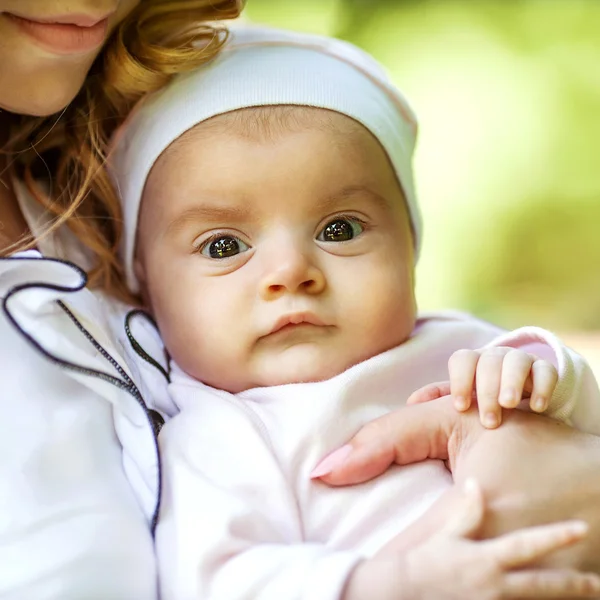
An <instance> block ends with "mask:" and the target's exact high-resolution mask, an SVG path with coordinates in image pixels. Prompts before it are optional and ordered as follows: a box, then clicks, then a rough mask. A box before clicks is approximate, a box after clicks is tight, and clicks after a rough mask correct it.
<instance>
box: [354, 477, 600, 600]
mask: <svg viewBox="0 0 600 600" xmlns="http://www.w3.org/2000/svg"><path fill="white" fill-rule="evenodd" d="M468 484H469V485H465V489H464V491H463V492H462V493H459V496H458V501H459V502H458V506H457V507H456V511H455V512H454V514H452V515H451V516H450V517H449V518H448V519H447V522H446V523H445V524H444V526H443V527H442V528H441V529H439V530H438V531H436V532H435V533H433V534H432V535H430V536H429V537H428V538H427V539H425V540H423V541H422V542H421V543H418V544H415V545H411V546H409V547H407V548H404V549H403V548H400V547H399V546H397V545H396V546H395V547H394V545H393V544H389V545H388V546H386V547H385V548H384V549H382V550H381V551H380V552H378V553H377V554H376V555H375V556H373V557H372V558H370V559H367V560H364V561H363V562H362V563H360V564H359V565H358V567H357V568H356V569H355V570H354V572H353V573H352V575H351V576H350V579H349V581H348V584H347V587H346V590H345V593H344V600H362V599H363V598H371V599H372V600H426V599H435V600H442V599H444V600H459V599H460V600H462V599H463V598H477V599H478V600H486V599H488V600H491V599H492V598H493V599H494V600H500V599H503V598H507V599H508V598H565V597H569V598H593V597H597V596H598V594H600V576H598V575H594V574H585V573H578V572H577V571H574V570H570V569H562V570H561V569H540V568H535V567H532V566H531V565H532V564H534V563H535V561H536V560H537V559H538V558H540V557H543V556H546V555H549V554H551V553H552V552H554V551H555V550H557V549H558V548H564V547H567V546H571V545H573V544H577V543H578V542H579V541H580V540H581V539H582V538H583V537H584V536H585V534H586V532H587V528H586V526H585V524H584V523H581V522H577V521H572V522H566V523H557V524H554V525H544V526H541V527H533V528H529V529H522V530H519V531H515V532H513V533H509V534H506V535H503V536H500V537H498V538H496V539H493V540H486V541H479V540H477V532H478V530H479V528H480V526H481V524H482V521H483V516H484V513H485V502H484V499H483V497H482V494H481V490H480V489H479V487H478V486H477V484H476V483H475V482H474V481H472V480H469V481H468ZM401 536H402V534H400V536H399V537H401Z"/></svg>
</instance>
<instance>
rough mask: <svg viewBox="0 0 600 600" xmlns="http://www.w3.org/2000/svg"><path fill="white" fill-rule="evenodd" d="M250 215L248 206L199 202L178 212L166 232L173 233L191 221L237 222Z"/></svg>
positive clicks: (211, 222) (191, 222)
mask: <svg viewBox="0 0 600 600" xmlns="http://www.w3.org/2000/svg"><path fill="white" fill-rule="evenodd" d="M249 217H250V209H249V206H217V205H210V204H199V205H196V206H192V207H191V208H188V209H186V210H184V211H183V212H182V213H180V214H178V215H177V216H176V217H175V218H174V219H173V220H172V221H171V222H170V223H169V224H168V225H167V229H166V231H167V233H175V232H177V231H180V230H181V229H183V228H184V227H185V226H186V225H190V224H193V223H198V222H202V223H209V224H215V223H239V222H240V221H245V220H247V219H248V218H249Z"/></svg>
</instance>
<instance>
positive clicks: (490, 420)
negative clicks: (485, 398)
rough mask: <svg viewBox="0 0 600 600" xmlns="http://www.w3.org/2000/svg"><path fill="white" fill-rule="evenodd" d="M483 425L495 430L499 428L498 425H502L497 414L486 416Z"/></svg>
mask: <svg viewBox="0 0 600 600" xmlns="http://www.w3.org/2000/svg"><path fill="white" fill-rule="evenodd" d="M483 424H484V425H485V426H486V427H488V428H490V429H493V428H494V427H498V425H500V419H499V418H498V415H497V414H496V413H491V412H489V413H486V414H485V416H484V418H483Z"/></svg>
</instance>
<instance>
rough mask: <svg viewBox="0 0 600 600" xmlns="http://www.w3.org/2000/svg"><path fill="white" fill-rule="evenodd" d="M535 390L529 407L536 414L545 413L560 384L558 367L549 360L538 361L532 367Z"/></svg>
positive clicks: (532, 392)
mask: <svg viewBox="0 0 600 600" xmlns="http://www.w3.org/2000/svg"><path fill="white" fill-rule="evenodd" d="M531 372H532V375H533V389H532V391H531V399H530V401H529V406H530V407H531V410H533V411H535V412H544V411H545V410H546V409H547V408H548V405H549V404H550V398H552V394H554V390H555V389H556V384H557V383H558V371H557V370H556V367H555V366H554V365H553V364H552V363H549V362H548V361H547V360H542V359H541V358H539V359H537V360H536V361H535V362H534V363H533V365H532V367H531Z"/></svg>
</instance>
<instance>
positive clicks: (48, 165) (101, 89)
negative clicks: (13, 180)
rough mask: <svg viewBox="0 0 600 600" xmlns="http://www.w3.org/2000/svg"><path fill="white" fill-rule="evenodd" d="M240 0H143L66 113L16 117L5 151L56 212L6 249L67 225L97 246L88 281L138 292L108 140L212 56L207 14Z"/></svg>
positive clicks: (212, 31)
mask: <svg viewBox="0 0 600 600" xmlns="http://www.w3.org/2000/svg"><path fill="white" fill-rule="evenodd" d="M242 5H243V1H241V0H141V2H140V4H139V5H138V7H137V8H136V9H135V10H134V11H133V12H132V13H131V14H130V15H129V16H128V18H127V19H125V20H124V21H123V22H122V23H121V24H120V25H119V26H117V28H116V30H115V31H114V32H113V34H112V35H111V37H110V39H109V40H108V42H107V44H106V47H105V48H104V50H103V51H102V53H101V54H100V56H99V57H98V59H97V60H96V62H95V64H94V66H93V68H92V70H91V71H90V73H89V75H88V77H87V79H86V82H85V84H84V86H83V88H82V89H81V91H80V93H79V94H78V96H77V97H76V98H75V99H74V100H73V102H72V103H71V104H70V105H69V106H68V107H67V108H65V110H64V111H63V112H62V113H61V114H60V115H54V116H51V117H45V118H43V117H28V116H18V115H14V116H12V117H11V122H10V123H9V138H8V141H7V143H6V144H4V147H0V152H3V153H5V154H8V155H9V161H10V163H11V171H12V173H13V174H14V175H16V176H17V177H19V178H21V179H22V180H23V181H24V182H25V184H26V186H27V187H28V189H29V191H30V193H31V194H32V195H33V197H34V198H35V199H36V200H37V201H38V202H39V203H40V204H41V205H42V206H43V207H44V209H45V210H46V211H48V212H49V213H50V214H51V215H53V216H54V219H53V220H52V222H51V224H50V225H49V226H48V228H47V229H46V230H45V231H43V232H41V233H40V234H39V236H38V237H37V238H33V237H31V236H29V237H28V238H25V239H23V240H21V241H20V242H18V243H17V244H16V245H14V246H12V247H10V248H9V249H8V251H16V250H24V249H27V248H31V247H33V246H35V244H36V243H37V242H38V241H39V240H40V239H42V238H44V237H45V236H48V235H50V234H52V233H53V232H55V231H56V229H57V228H59V227H61V226H63V225H66V226H67V227H69V229H70V230H71V231H72V232H73V233H74V234H75V235H76V236H77V238H78V239H79V240H80V241H81V242H82V244H84V245H85V246H86V248H88V250H89V251H90V252H91V253H92V255H93V260H94V266H93V268H92V269H91V270H90V272H89V273H88V275H89V283H90V285H91V286H93V287H99V288H101V289H103V290H106V291H107V292H109V293H110V294H112V295H113V296H115V297H117V298H120V299H122V300H125V301H130V302H131V301H135V299H134V298H132V297H131V295H130V293H129V292H128V291H127V288H126V286H125V283H124V277H123V275H122V269H121V266H120V263H119V260H118V256H117V251H118V247H119V242H120V238H121V210H120V204H119V201H118V198H117V196H116V194H115V191H114V190H113V187H112V185H111V183H110V180H109V177H108V174H107V172H106V170H105V168H104V163H105V160H106V150H107V145H108V140H109V138H110V136H111V134H112V133H113V131H114V130H115V129H116V128H117V127H118V126H119V125H120V123H122V121H123V120H124V119H125V118H126V117H127V115H128V114H129V112H130V111H131V109H132V108H133V106H134V105H135V104H136V102H137V101H138V100H139V99H140V98H142V97H143V96H144V95H146V94H148V93H150V92H153V91H156V90H158V89H160V88H161V87H163V86H164V85H165V84H166V83H167V82H168V81H169V80H170V79H171V77H172V76H174V75H176V74H177V73H181V72H184V71H189V70H192V69H194V68H196V67H197V66H199V65H200V64H202V63H204V62H206V61H207V60H208V59H210V58H212V57H213V56H215V54H216V53H217V52H218V51H219V49H220V47H221V46H222V44H223V42H224V41H225V39H226V36H227V32H226V30H225V29H224V28H222V27H220V26H218V25H215V24H213V25H209V24H208V22H209V21H215V20H221V19H229V18H233V17H236V16H238V14H239V13H240V11H241V7H242ZM50 174H51V176H50ZM42 179H45V180H49V184H50V188H49V190H42V189H41V188H40V186H39V185H38V183H37V182H38V181H39V180H42ZM6 251H7V249H5V250H4V252H6Z"/></svg>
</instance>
